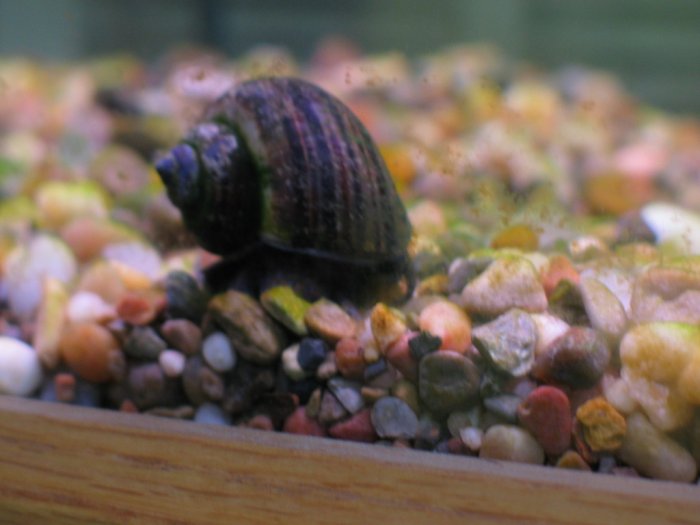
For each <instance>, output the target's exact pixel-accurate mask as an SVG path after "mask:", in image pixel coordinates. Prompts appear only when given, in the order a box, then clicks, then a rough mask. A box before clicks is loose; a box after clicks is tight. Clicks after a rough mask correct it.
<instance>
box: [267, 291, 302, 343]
mask: <svg viewBox="0 0 700 525" xmlns="http://www.w3.org/2000/svg"><path fill="white" fill-rule="evenodd" d="M260 303H261V304H262V305H263V308H265V310H266V311H267V313H268V314H270V316H271V317H272V318H273V319H276V320H277V321H279V322H280V323H282V324H283V325H284V326H286V327H287V328H289V329H290V330H291V331H292V332H294V333H295V334H296V335H301V336H304V335H306V334H307V332H308V331H307V329H306V324H304V316H305V315H306V311H307V310H308V309H309V306H311V305H310V304H309V303H308V302H307V301H306V300H304V299H303V298H302V297H300V296H298V295H297V294H296V293H295V292H294V290H293V289H292V288H291V287H290V286H275V287H274V288H269V289H267V290H265V292H264V293H263V294H262V295H261V296H260Z"/></svg>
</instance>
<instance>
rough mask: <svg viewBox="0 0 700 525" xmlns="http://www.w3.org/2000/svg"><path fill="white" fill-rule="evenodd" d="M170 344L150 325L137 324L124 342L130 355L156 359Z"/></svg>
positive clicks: (148, 359) (138, 357) (125, 348)
mask: <svg viewBox="0 0 700 525" xmlns="http://www.w3.org/2000/svg"><path fill="white" fill-rule="evenodd" d="M167 347H168V345H166V344H165V341H163V340H162V339H161V338H160V336H159V335H158V334H157V333H156V331H155V330H154V329H153V328H151V327H150V326H135V327H134V328H133V329H132V330H131V332H130V333H129V336H128V337H127V338H126V341H125V342H124V352H125V353H126V355H128V356H130V357H134V358H136V359H143V360H147V361H154V360H157V359H158V356H159V355H160V353H161V352H162V351H163V350H165V349H166V348H167Z"/></svg>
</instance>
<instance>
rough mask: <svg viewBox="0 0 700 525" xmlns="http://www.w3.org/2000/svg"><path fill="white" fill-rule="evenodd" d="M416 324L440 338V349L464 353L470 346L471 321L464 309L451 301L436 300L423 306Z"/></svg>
mask: <svg viewBox="0 0 700 525" xmlns="http://www.w3.org/2000/svg"><path fill="white" fill-rule="evenodd" d="M418 326H419V327H420V329H421V330H423V331H424V332H428V333H429V334H431V335H434V336H436V337H439V338H440V339H441V340H442V344H441V345H440V350H453V351H455V352H458V353H460V354H464V353H466V351H467V350H468V349H469V347H470V346H471V342H472V325H471V321H470V320H469V317H468V316H467V314H466V313H465V312H464V310H462V309H461V308H460V307H459V306H457V305H456V304H454V303H453V302H451V301H444V300H441V301H436V302H434V303H432V304H429V305H428V306H426V307H425V308H423V310H422V311H421V313H420V316H419V317H418Z"/></svg>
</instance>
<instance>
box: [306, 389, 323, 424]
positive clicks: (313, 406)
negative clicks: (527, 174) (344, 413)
mask: <svg viewBox="0 0 700 525" xmlns="http://www.w3.org/2000/svg"><path fill="white" fill-rule="evenodd" d="M323 392H324V391H323V390H322V389H321V388H317V389H316V390H314V391H313V392H312V393H311V395H310V396H309V399H308V401H307V402H306V406H305V407H304V408H305V409H306V415H307V416H309V417H310V418H312V419H316V418H317V417H318V413H319V412H320V411H321V400H322V396H323Z"/></svg>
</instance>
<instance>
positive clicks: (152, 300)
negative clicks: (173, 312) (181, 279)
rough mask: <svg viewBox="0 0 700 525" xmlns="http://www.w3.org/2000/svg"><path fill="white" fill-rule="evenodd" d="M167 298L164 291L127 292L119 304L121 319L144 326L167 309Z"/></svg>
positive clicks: (118, 309) (118, 313)
mask: <svg viewBox="0 0 700 525" xmlns="http://www.w3.org/2000/svg"><path fill="white" fill-rule="evenodd" d="M165 306H166V298H165V295H164V294H162V293H158V292H154V293H137V292H132V293H127V294H126V295H124V296H123V297H122V298H121V300H120V301H119V303H118V304H117V315H118V316H119V318H120V319H122V320H124V321H126V322H127V323H131V324H133V325H139V326H144V325H147V324H150V323H151V322H153V320H154V319H155V318H156V317H157V316H158V314H159V313H160V312H162V311H163V309H165Z"/></svg>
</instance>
